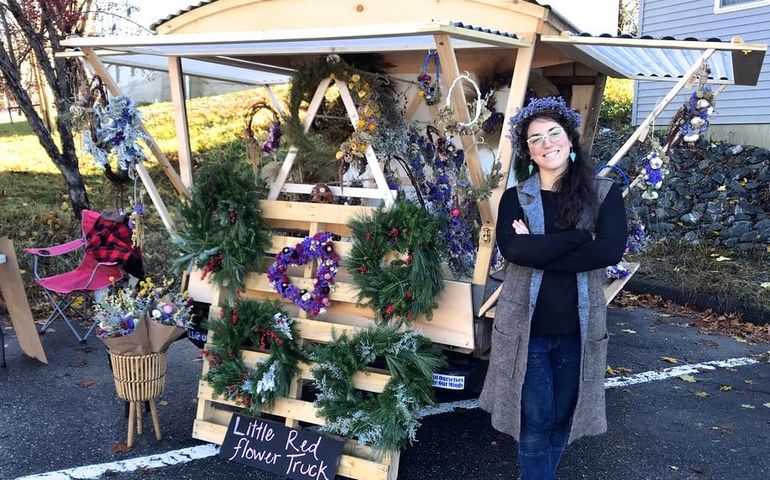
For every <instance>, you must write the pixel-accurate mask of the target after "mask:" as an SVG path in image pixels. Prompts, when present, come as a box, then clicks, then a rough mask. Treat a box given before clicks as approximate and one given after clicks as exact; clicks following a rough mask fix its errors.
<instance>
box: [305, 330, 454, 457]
mask: <svg viewBox="0 0 770 480" xmlns="http://www.w3.org/2000/svg"><path fill="white" fill-rule="evenodd" d="M378 359H381V360H383V361H384V362H385V365H386V366H387V368H388V370H390V376H391V379H390V381H389V382H388V383H387V385H386V386H385V389H384V390H383V392H382V393H379V394H375V393H370V392H365V391H362V390H356V389H355V388H354V387H353V374H355V373H356V372H359V371H362V370H364V368H365V367H367V366H370V365H372V364H373V363H374V362H375V360H378ZM311 360H313V361H314V362H315V367H314V368H313V377H314V378H315V385H316V388H317V389H318V391H319V393H318V395H317V397H316V400H315V406H316V408H317V409H318V413H319V414H320V415H321V416H323V417H324V418H325V419H326V424H325V425H324V426H322V427H321V429H322V430H325V431H328V432H331V433H334V434H338V435H342V436H345V437H348V438H354V439H356V440H358V442H359V443H360V444H368V445H371V446H372V447H374V448H375V450H376V451H377V452H378V453H380V454H383V453H385V452H387V451H388V450H400V449H402V448H404V447H405V446H407V445H408V444H409V443H411V442H413V441H414V440H415V437H416V432H417V427H419V425H420V422H419V421H418V412H419V410H420V408H421V407H422V406H423V405H426V404H433V389H432V385H433V372H434V371H435V370H436V369H437V368H439V367H441V366H443V365H444V364H445V361H444V358H443V356H442V354H441V352H440V351H439V350H438V348H436V347H435V346H434V345H433V344H432V342H431V341H430V339H428V338H427V337H425V336H423V335H420V334H418V333H416V332H414V331H411V330H408V331H398V330H396V329H395V328H393V327H390V326H386V325H378V326H374V327H371V328H369V329H368V330H363V331H360V332H359V333H357V334H356V335H354V336H353V337H348V336H347V335H345V334H343V335H342V336H340V337H335V338H334V340H333V341H332V342H331V343H328V344H325V345H320V346H318V347H317V348H316V349H315V351H314V352H313V353H312V354H311Z"/></svg>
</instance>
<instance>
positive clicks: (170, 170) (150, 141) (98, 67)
mask: <svg viewBox="0 0 770 480" xmlns="http://www.w3.org/2000/svg"><path fill="white" fill-rule="evenodd" d="M81 50H82V51H83V55H84V57H85V59H86V61H87V62H88V64H89V65H91V67H92V68H93V71H94V72H95V73H96V75H98V76H99V78H101V79H102V81H103V82H104V84H105V85H106V86H107V89H108V90H109V91H110V93H111V94H112V95H114V96H116V97H117V96H120V95H123V92H122V91H121V90H120V87H119V86H118V84H117V82H115V80H114V79H113V78H112V75H110V72H108V71H107V67H105V66H104V63H102V61H101V59H100V58H99V57H98V56H97V55H96V54H95V53H94V50H93V48H90V47H83V48H81ZM142 131H143V132H144V133H145V134H146V135H147V146H148V147H150V150H151V151H152V154H153V155H155V158H156V159H157V160H158V163H159V164H160V167H161V168H162V169H163V172H164V173H165V174H166V176H167V177H168V179H169V180H170V181H171V184H172V185H174V188H175V189H176V191H177V192H178V193H179V194H180V195H183V196H185V197H189V196H190V192H189V190H188V189H187V187H185V185H184V183H182V179H180V178H179V175H177V173H176V170H174V167H173V166H172V165H171V163H170V162H169V161H168V159H167V158H166V156H165V155H164V154H163V152H162V151H161V149H160V146H158V143H157V142H156V141H155V139H154V138H153V137H152V135H150V133H149V132H148V131H147V128H146V127H145V126H144V123H142ZM145 186H147V184H145ZM148 188H149V187H148ZM153 188H155V186H154V184H153Z"/></svg>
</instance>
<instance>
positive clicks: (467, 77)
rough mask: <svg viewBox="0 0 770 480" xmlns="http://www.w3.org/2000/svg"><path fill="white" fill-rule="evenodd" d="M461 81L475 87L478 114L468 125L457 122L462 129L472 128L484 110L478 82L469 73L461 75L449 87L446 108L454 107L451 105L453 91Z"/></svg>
mask: <svg viewBox="0 0 770 480" xmlns="http://www.w3.org/2000/svg"><path fill="white" fill-rule="evenodd" d="M460 80H465V81H467V82H468V83H470V84H471V85H473V89H474V90H476V102H475V103H476V114H475V115H474V116H473V118H472V119H471V121H470V122H468V123H463V122H457V124H458V125H459V126H460V127H470V126H471V125H473V124H475V123H476V122H477V121H478V119H479V117H480V116H481V109H482V107H483V105H482V102H481V90H479V86H478V85H477V84H476V82H474V81H473V79H472V78H471V77H470V74H469V73H468V72H465V73H463V74H461V75H459V76H458V77H457V78H455V79H454V81H453V82H452V85H450V87H449V91H448V92H447V95H446V104H445V106H446V107H448V108H451V107H452V105H451V100H452V90H454V88H455V87H456V86H457V82H459V81H460Z"/></svg>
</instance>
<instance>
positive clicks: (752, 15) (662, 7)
mask: <svg viewBox="0 0 770 480" xmlns="http://www.w3.org/2000/svg"><path fill="white" fill-rule="evenodd" d="M639 31H640V34H641V35H651V36H652V37H655V38H660V37H664V36H672V37H675V38H677V39H684V38H688V37H694V38H698V39H702V40H706V39H708V38H719V39H720V40H722V41H730V40H731V39H732V37H733V36H735V35H739V36H741V37H742V38H743V41H744V42H746V43H764V44H770V5H767V4H765V5H761V6H758V7H753V8H746V9H743V10H738V11H734V12H724V13H719V14H715V13H714V0H642V1H641V5H640V13H639ZM673 86H674V83H673V82H641V81H640V82H636V90H635V95H634V109H633V117H632V118H633V123H634V124H635V125H638V124H639V123H641V121H642V120H644V118H645V117H646V116H647V115H648V114H649V113H650V111H651V110H652V109H653V108H654V107H655V105H656V104H657V102H658V101H659V100H660V99H661V98H663V96H664V95H665V94H666V93H667V92H668V90H670V89H671V87H673ZM691 93H692V90H689V89H684V90H683V92H682V93H680V95H679V96H678V97H677V98H676V99H675V100H674V101H673V102H672V103H671V104H670V105H669V106H668V108H667V109H666V110H665V111H664V112H663V114H662V115H661V116H659V117H658V119H657V120H656V122H655V124H656V125H664V124H667V123H668V122H669V121H670V119H671V116H672V115H673V114H674V113H675V112H676V110H677V109H678V108H679V107H680V106H681V104H682V103H683V102H684V101H685V99H686V98H687V97H688V96H689V95H690V94H691ZM712 124H713V125H715V126H716V125H725V126H727V125H737V124H744V125H745V124H749V125H757V124H768V125H767V128H770V55H766V56H765V60H764V63H763V65H762V71H761V73H760V76H759V81H758V83H757V85H756V86H753V87H750V86H735V85H728V86H727V88H726V89H725V90H724V91H723V92H722V93H721V94H720V95H719V97H718V98H717V105H716V115H714V116H713V117H712ZM727 129H729V127H722V128H718V127H717V128H715V129H714V130H715V131H726V130H727ZM755 143H757V144H761V143H764V142H755Z"/></svg>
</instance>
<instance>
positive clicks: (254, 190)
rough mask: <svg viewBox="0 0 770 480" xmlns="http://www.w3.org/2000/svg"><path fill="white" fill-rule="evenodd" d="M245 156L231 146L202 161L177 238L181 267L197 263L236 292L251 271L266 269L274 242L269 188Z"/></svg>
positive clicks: (217, 281)
mask: <svg viewBox="0 0 770 480" xmlns="http://www.w3.org/2000/svg"><path fill="white" fill-rule="evenodd" d="M241 155H242V152H239V151H236V150H235V149H232V148H231V149H227V150H224V151H217V153H216V157H212V158H208V159H206V161H205V162H202V164H201V167H200V168H199V169H198V174H197V175H196V178H195V186H194V187H193V188H192V189H191V192H190V194H191V196H190V199H189V201H187V202H185V203H183V204H182V206H181V207H180V216H181V217H182V219H183V220H184V222H182V224H181V225H180V229H179V232H178V236H177V237H176V238H175V239H174V243H175V244H176V246H177V249H178V250H179V252H180V253H181V258H179V259H177V260H176V261H175V262H174V266H175V267H176V268H178V269H184V268H192V267H193V266H195V267H197V268H198V269H200V270H202V271H203V274H202V276H201V277H202V278H206V277H210V278H211V280H212V282H214V283H215V284H216V285H218V286H220V287H225V288H226V290H227V291H228V292H230V293H231V294H232V293H234V292H235V291H236V290H242V289H243V287H244V281H245V278H246V273H247V272H249V271H253V270H256V269H257V268H259V267H260V265H261V261H262V257H263V255H264V250H265V248H266V247H267V246H268V245H269V244H270V237H269V228H268V226H267V224H266V223H265V222H264V220H263V219H262V211H261V210H260V208H259V200H260V198H261V197H262V196H263V189H262V188H261V187H260V186H259V185H258V184H257V179H255V177H254V172H253V171H252V169H251V168H249V167H248V166H247V165H246V164H245V162H243V161H242V158H241Z"/></svg>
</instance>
